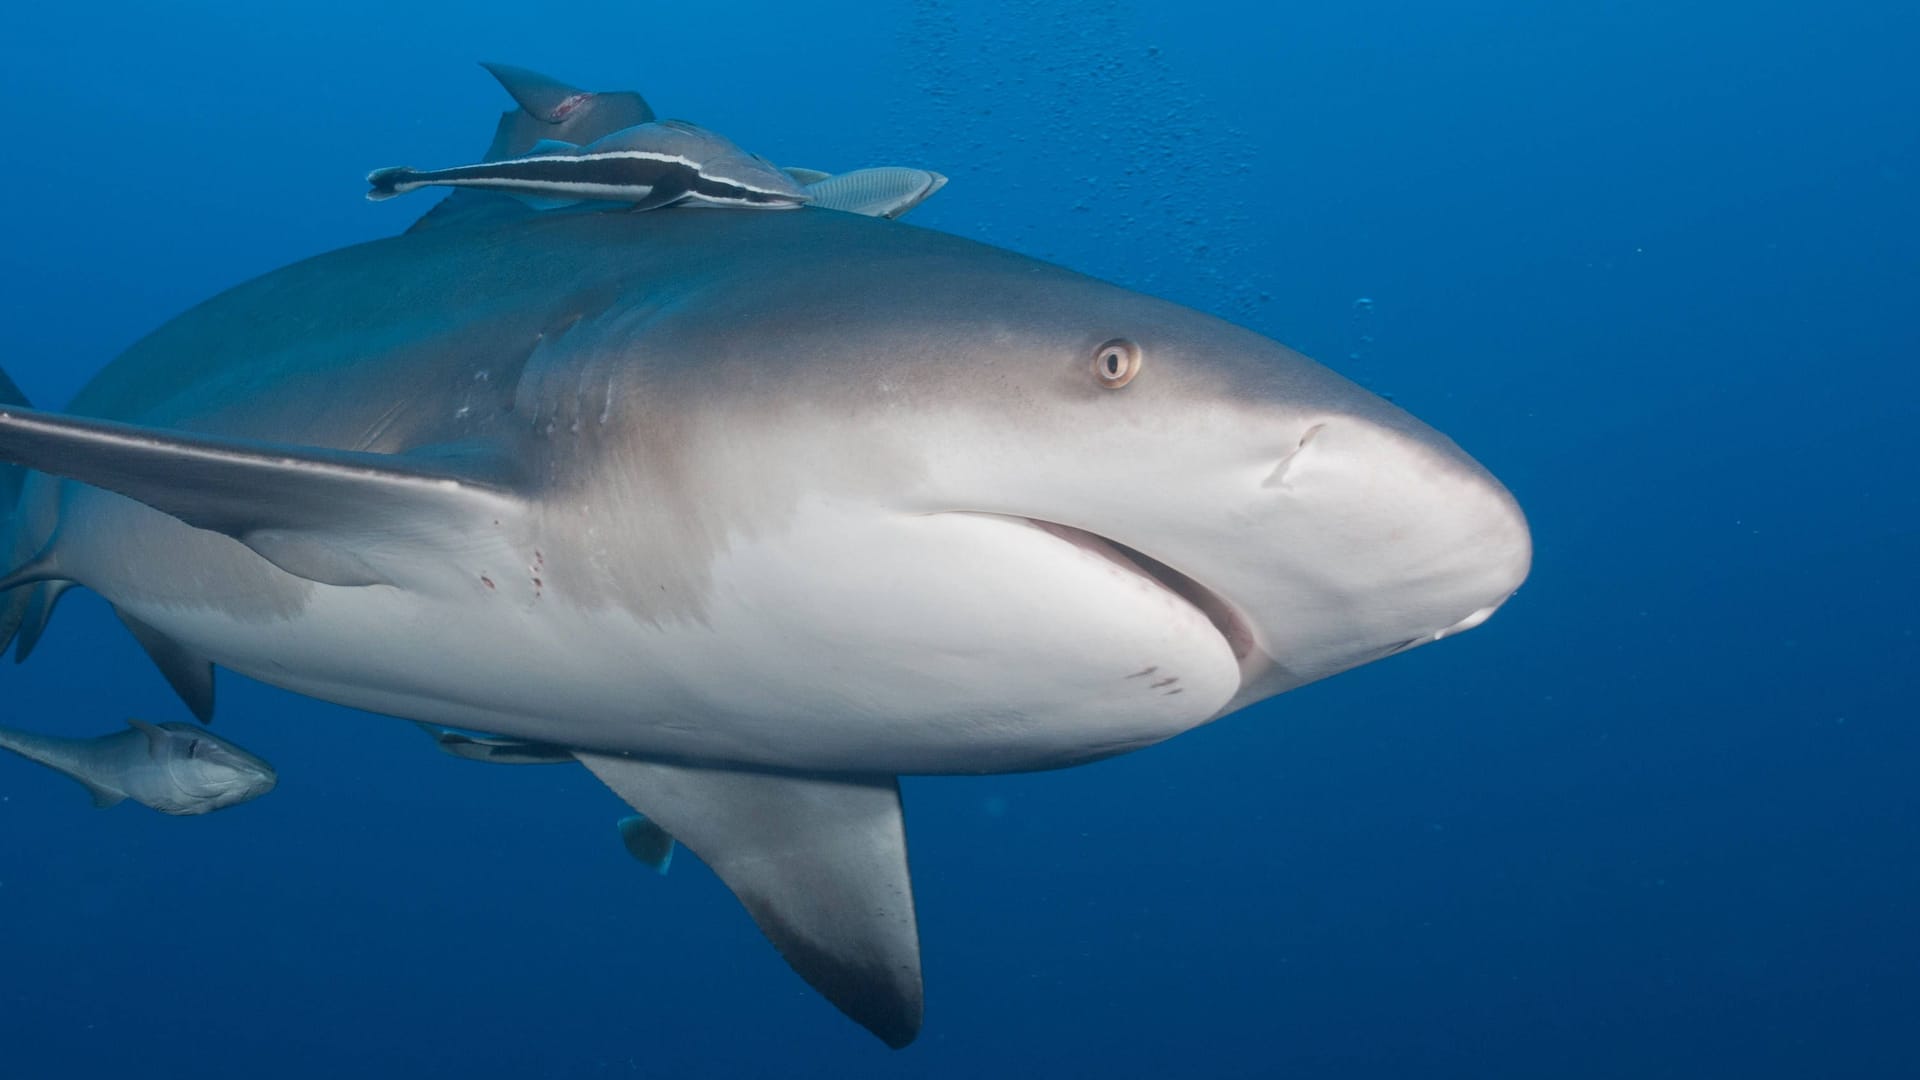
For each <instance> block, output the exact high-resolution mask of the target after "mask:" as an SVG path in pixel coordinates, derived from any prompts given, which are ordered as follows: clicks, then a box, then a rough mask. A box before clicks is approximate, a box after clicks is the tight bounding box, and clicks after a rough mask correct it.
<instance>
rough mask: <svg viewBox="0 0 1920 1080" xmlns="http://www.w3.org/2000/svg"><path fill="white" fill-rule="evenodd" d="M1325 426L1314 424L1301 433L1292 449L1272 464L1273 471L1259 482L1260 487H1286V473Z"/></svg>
mask: <svg viewBox="0 0 1920 1080" xmlns="http://www.w3.org/2000/svg"><path fill="white" fill-rule="evenodd" d="M1326 426H1327V425H1325V424H1315V425H1313V426H1312V427H1310V428H1308V429H1307V430H1306V431H1304V432H1302V433H1301V435H1300V441H1299V442H1298V443H1296V444H1295V445H1294V448H1293V449H1291V450H1289V451H1287V452H1286V453H1285V454H1283V455H1282V456H1281V458H1280V460H1279V461H1278V462H1276V463H1275V464H1274V466H1273V471H1272V472H1270V473H1268V474H1267V478H1266V479H1265V480H1262V481H1261V482H1260V486H1261V487H1267V488H1277V487H1285V486H1287V473H1288V471H1289V470H1290V469H1292V468H1293V463H1294V462H1295V461H1296V460H1298V459H1299V457H1300V452H1301V451H1303V450H1305V449H1306V448H1307V444H1308V443H1311V442H1312V441H1313V437H1314V436H1316V435H1318V434H1320V429H1321V428H1324V427H1326Z"/></svg>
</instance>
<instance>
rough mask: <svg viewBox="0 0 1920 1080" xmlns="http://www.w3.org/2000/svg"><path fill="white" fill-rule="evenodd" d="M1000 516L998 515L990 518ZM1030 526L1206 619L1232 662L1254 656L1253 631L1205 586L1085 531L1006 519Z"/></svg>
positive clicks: (1039, 521) (1035, 520)
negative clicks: (1169, 596) (1168, 595)
mask: <svg viewBox="0 0 1920 1080" xmlns="http://www.w3.org/2000/svg"><path fill="white" fill-rule="evenodd" d="M993 516H996V517H997V516H1001V515H993ZM1008 520H1010V521H1018V522H1021V523H1023V524H1026V525H1029V526H1031V527H1033V528H1035V529H1039V530H1040V531H1041V532H1044V533H1046V534H1047V535H1049V536H1052V537H1055V538H1057V539H1060V540H1064V541H1066V542H1067V543H1069V544H1072V545H1073V546H1074V547H1077V548H1079V549H1080V550H1082V551H1085V552H1087V553H1088V554H1091V555H1096V556H1098V557H1100V558H1102V559H1105V560H1106V561H1108V562H1110V563H1112V564H1113V565H1115V566H1117V567H1119V568H1120V569H1122V570H1124V571H1127V572H1128V573H1130V574H1133V575H1135V576H1137V577H1140V578H1143V579H1145V580H1146V581H1147V582H1149V583H1151V584H1152V585H1154V586H1155V587H1156V588H1159V589H1162V590H1164V591H1166V592H1169V593H1172V594H1173V595H1174V596H1177V597H1179V598H1180V599H1181V600H1184V601H1186V602H1187V603H1188V604H1190V605H1192V606H1193V608H1194V609H1195V610H1197V611H1199V612H1200V614H1201V615H1203V616H1205V617H1206V620H1207V621H1208V622H1209V623H1212V624H1213V628H1214V630H1215V631H1217V632H1218V633H1219V634H1220V637H1221V639H1222V640H1224V641H1225V642H1226V643H1227V648H1228V649H1230V650H1232V652H1233V658H1234V659H1235V660H1237V661H1241V662H1243V664H1244V662H1245V661H1246V660H1247V658H1248V657H1250V656H1252V655H1254V652H1255V650H1256V648H1257V646H1256V645H1255V643H1254V636H1253V629H1252V627H1250V626H1249V625H1248V624H1247V622H1246V620H1245V619H1243V618H1241V617H1240V613H1239V612H1238V611H1235V610H1234V607H1233V605H1232V604H1230V603H1228V602H1227V601H1226V599H1225V598H1224V597H1222V596H1221V595H1220V594H1219V593H1216V592H1214V591H1213V590H1212V589H1209V588H1207V587H1206V586H1205V585H1202V584H1200V583H1199V582H1198V581H1195V580H1194V579H1193V578H1191V577H1188V576H1187V575H1186V574H1183V573H1181V572H1180V571H1178V570H1176V569H1174V568H1173V567H1171V566H1168V565H1167V564H1166V563H1163V562H1161V561H1160V560H1158V559H1156V558H1154V557H1153V556H1151V555H1148V554H1146V553H1145V552H1143V551H1139V550H1136V549H1134V548H1131V547H1128V546H1127V545H1125V544H1123V543H1121V542H1119V541H1118V540H1114V539H1112V538H1110V537H1105V536H1101V535H1100V534H1098V533H1091V532H1088V531H1086V530H1085V529H1076V528H1074V527H1073V526H1071V525H1062V524H1060V523H1059V522H1057V521H1045V520H1042V519H1040V518H1031V517H1009V518H1008Z"/></svg>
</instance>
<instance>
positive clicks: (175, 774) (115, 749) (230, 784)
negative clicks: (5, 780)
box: [0, 720, 279, 815]
mask: <svg viewBox="0 0 1920 1080" xmlns="http://www.w3.org/2000/svg"><path fill="white" fill-rule="evenodd" d="M127 724H128V725H129V730H127V731H117V732H114V733H113V734H111V735H102V736H100V737H98V738H94V739H65V738H60V737H58V736H53V735H35V734H32V733H30V732H25V731H19V730H16V729H13V728H6V727H0V749H6V750H11V751H13V752H14V753H16V754H19V755H20V756H21V757H24V758H26V759H27V760H29V761H36V762H39V763H40V764H42V765H45V766H47V767H48V768H50V769H54V770H56V771H58V772H61V773H64V774H66V775H67V776H70V777H72V778H73V779H75V780H77V781H79V782H80V784H81V785H82V786H83V787H85V788H86V789H87V790H88V791H89V792H91V793H92V795H93V805H95V806H112V805H114V804H116V803H119V802H121V801H123V800H125V799H132V800H133V801H135V802H137V803H140V804H141V805H142V806H148V807H152V808H153V809H155V810H158V811H160V812H161V813H163V814H178V815H190V814H207V813H212V812H213V811H215V810H222V809H225V808H226V807H229V806H238V805H239V804H241V803H243V802H251V801H252V800H254V799H257V798H259V797H260V796H262V795H265V794H266V793H267V792H269V791H272V790H273V785H274V784H275V783H276V782H278V780H279V777H278V776H277V775H276V774H275V773H274V771H273V766H271V765H269V764H267V763H266V762H265V761H262V760H261V759H259V758H258V757H255V756H254V755H252V754H250V753H248V752H247V751H245V750H242V749H240V748H239V747H238V746H235V745H234V744H232V743H230V742H228V741H227V740H225V739H222V738H220V737H219V736H217V735H213V734H211V733H209V732H207V731H204V730H202V729H200V728H197V727H194V726H193V725H192V724H182V723H175V722H168V723H164V724H150V723H148V722H146V721H145V720H128V721H127Z"/></svg>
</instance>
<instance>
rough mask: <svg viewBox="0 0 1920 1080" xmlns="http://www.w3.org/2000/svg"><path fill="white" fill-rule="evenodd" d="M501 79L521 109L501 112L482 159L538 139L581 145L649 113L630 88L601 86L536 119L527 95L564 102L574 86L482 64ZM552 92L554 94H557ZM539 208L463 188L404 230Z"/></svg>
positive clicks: (524, 148)
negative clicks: (557, 115)
mask: <svg viewBox="0 0 1920 1080" xmlns="http://www.w3.org/2000/svg"><path fill="white" fill-rule="evenodd" d="M481 66H482V67H484V68H486V69H487V70H488V71H489V72H491V73H492V74H493V77H494V78H496V79H498V80H500V85H501V86H503V87H505V88H506V91H507V93H509V94H512V95H513V98H514V101H515V103H516V104H518V105H520V106H521V107H520V108H515V109H512V110H510V111H508V112H504V113H501V114H500V122H499V123H498V124H497V125H495V127H494V129H493V141H492V142H490V143H489V144H488V145H487V152H486V154H485V155H484V156H483V157H482V158H481V159H480V160H482V161H499V160H500V159H501V158H510V157H521V156H523V155H525V154H526V153H527V152H528V151H529V150H530V149H531V148H532V147H533V145H534V143H536V142H538V141H539V140H541V139H559V140H562V141H565V142H570V143H574V144H576V145H581V146H584V145H585V144H587V143H590V142H592V141H594V140H595V139H598V138H601V137H603V136H606V135H610V134H612V133H613V132H616V131H619V130H620V129H622V128H629V127H632V126H633V125H635V124H644V123H646V122H648V121H649V120H652V119H653V118H654V116H653V107H652V106H650V105H648V104H647V99H646V98H643V97H641V96H640V95H639V94H637V93H635V92H633V91H631V90H602V91H598V92H595V93H589V94H586V96H585V98H584V99H583V100H582V101H580V103H579V104H577V105H576V106H574V107H573V108H572V109H571V110H570V111H569V112H568V113H567V115H566V116H565V117H563V118H562V119H561V120H560V121H559V122H558V123H555V122H552V121H549V120H545V119H541V118H539V117H537V116H536V115H535V114H534V112H533V111H530V110H529V109H528V108H527V107H526V104H525V103H526V101H527V100H532V101H533V103H534V105H535V106H536V107H543V106H544V103H546V102H547V101H549V100H555V101H564V100H566V98H567V97H568V96H570V95H572V94H579V93H582V91H580V90H579V89H578V88H576V87H572V86H568V85H567V84H566V83H563V82H561V81H560V80H558V79H554V78H552V77H550V76H546V75H542V74H540V73H539V72H537V71H529V70H527V69H526V68H521V67H513V66H512V65H509V64H482V65H481ZM555 95H559V96H558V97H556V96H555ZM537 212H538V211H536V210H534V209H533V208H532V207H529V206H527V205H525V204H524V203H521V202H520V201H518V200H517V199H515V198H513V197H512V196H510V195H502V194H500V193H499V192H497V191H474V190H470V189H469V190H462V191H456V192H453V193H452V194H450V195H448V196H447V197H446V198H444V199H442V200H440V202H439V203H438V204H437V205H435V206H434V208H433V209H431V210H429V211H427V212H426V213H424V214H422V215H420V219H419V220H418V221H415V222H414V223H413V224H412V226H410V227H409V228H408V229H407V231H408V232H419V231H420V230H422V229H438V228H445V227H447V226H452V225H478V224H483V223H487V222H494V221H508V220H512V219H514V218H523V217H531V216H532V215H533V214H535V213H537Z"/></svg>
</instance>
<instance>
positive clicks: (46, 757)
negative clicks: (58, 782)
mask: <svg viewBox="0 0 1920 1080" xmlns="http://www.w3.org/2000/svg"><path fill="white" fill-rule="evenodd" d="M92 749H93V747H92V740H88V739H64V738H61V737H59V736H56V735H36V734H34V733H33V732H30V731H21V730H19V729H17V728H8V727H0V750H11V751H13V752H14V753H16V754H19V755H20V756H21V757H23V758H26V759H27V760H28V761H31V762H33V763H35V764H37V765H45V766H46V767H47V768H49V769H52V770H53V771H55V772H57V773H59V774H60V775H62V776H65V777H67V778H68V779H70V780H73V781H74V782H75V783H77V784H79V785H80V786H81V787H83V788H86V789H87V794H89V795H91V796H93V805H95V806H98V807H102V808H105V807H109V806H113V805H115V804H116V803H120V802H123V801H125V799H126V797H127V795H126V792H124V791H120V790H117V789H115V788H111V787H107V786H106V785H104V784H98V783H95V782H94V781H93V780H92V779H90V778H89V777H88V775H87V773H88V767H87V760H88V754H89V751H91V750H92Z"/></svg>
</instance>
